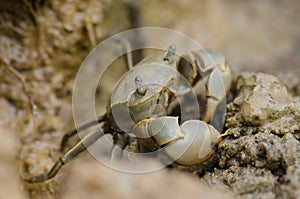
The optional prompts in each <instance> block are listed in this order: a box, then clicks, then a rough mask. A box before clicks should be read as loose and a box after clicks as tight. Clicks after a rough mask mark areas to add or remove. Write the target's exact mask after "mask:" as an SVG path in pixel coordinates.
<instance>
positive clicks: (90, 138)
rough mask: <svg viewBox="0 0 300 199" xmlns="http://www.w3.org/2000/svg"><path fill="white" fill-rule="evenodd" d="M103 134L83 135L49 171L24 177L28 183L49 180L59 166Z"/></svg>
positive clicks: (96, 132) (97, 132)
mask: <svg viewBox="0 0 300 199" xmlns="http://www.w3.org/2000/svg"><path fill="white" fill-rule="evenodd" d="M103 135H104V134H103V133H102V132H99V131H95V132H93V133H91V134H89V135H87V136H85V137H84V138H83V139H82V140H81V141H80V142H78V143H77V144H76V145H75V146H74V147H73V148H72V149H70V150H69V151H68V152H67V153H66V154H64V155H63V156H61V157H60V158H59V160H58V161H57V162H56V163H55V164H54V165H53V167H52V168H51V170H50V171H49V172H46V173H43V174H40V175H38V176H34V177H31V178H29V179H25V181H26V182H28V183H38V182H43V181H46V180H49V179H51V178H53V177H54V176H55V175H56V174H57V172H58V171H59V170H60V169H61V167H62V166H63V165H64V164H66V163H67V162H69V161H70V160H72V159H73V158H74V157H76V156H77V155H79V154H80V153H81V152H83V151H84V150H86V148H87V147H89V146H90V145H92V144H93V143H94V142H96V141H97V140H98V139H99V138H100V137H102V136H103Z"/></svg>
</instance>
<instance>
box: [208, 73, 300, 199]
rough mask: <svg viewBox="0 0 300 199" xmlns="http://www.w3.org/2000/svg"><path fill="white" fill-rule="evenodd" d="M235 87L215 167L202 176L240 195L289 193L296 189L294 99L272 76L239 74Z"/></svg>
mask: <svg viewBox="0 0 300 199" xmlns="http://www.w3.org/2000/svg"><path fill="white" fill-rule="evenodd" d="M236 89H237V96H236V98H235V99H234V100H233V101H232V102H231V103H230V104H229V105H228V115H227V116H228V117H227V120H226V126H227V127H228V129H227V130H226V132H225V133H224V139H223V140H222V141H221V143H220V144H219V146H218V148H217V152H216V156H215V158H216V162H217V165H218V167H219V168H220V170H217V169H215V171H214V172H213V173H207V174H206V175H205V178H206V179H207V180H208V182H209V183H212V182H214V181H216V180H215V179H218V180H219V181H221V182H223V183H224V184H225V185H227V186H229V187H230V189H232V190H233V191H234V192H235V193H236V194H237V195H239V196H240V197H242V198H277V197H279V196H283V197H290V196H295V194H296V193H297V191H299V190H300V186H299V174H298V173H299V171H298V170H299V169H298V167H299V166H300V165H299V160H300V143H299V122H300V117H299V115H300V114H299V110H300V109H299V108H300V101H299V98H297V97H293V96H291V94H289V93H288V91H287V88H286V87H285V86H284V85H283V84H282V83H281V82H280V81H279V80H278V78H277V77H275V76H273V75H268V74H263V73H243V74H241V75H240V76H239V77H238V78H237V84H236ZM282 184H283V186H281V185H282ZM292 190H294V191H292ZM295 191H296V192H295ZM292 198H293V197H292Z"/></svg>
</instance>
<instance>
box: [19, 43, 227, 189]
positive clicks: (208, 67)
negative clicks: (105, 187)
mask: <svg viewBox="0 0 300 199" xmlns="http://www.w3.org/2000/svg"><path fill="white" fill-rule="evenodd" d="M130 59H131V55H130V54H129V55H127V60H128V65H129V72H128V73H126V75H124V76H123V77H122V78H121V79H120V81H119V82H118V84H117V86H116V87H115V89H114V91H113V93H112V95H111V98H110V101H109V103H108V106H107V112H106V114H104V115H103V116H101V117H99V118H98V119H97V120H94V121H90V122H88V123H85V124H83V125H81V126H79V127H78V128H77V129H74V130H72V131H70V132H68V133H66V134H65V136H64V137H63V139H62V142H61V149H62V151H63V150H64V148H65V146H66V145H67V143H68V140H69V138H71V137H72V136H74V135H76V134H77V133H78V132H81V131H83V130H85V129H87V128H89V127H91V126H94V125H99V126H100V124H102V126H101V129H102V132H103V133H104V134H111V135H112V137H113V147H112V150H111V160H112V161H113V160H115V159H119V158H122V155H123V152H124V150H127V151H129V152H132V153H141V152H149V151H155V150H157V149H159V148H163V151H164V153H165V154H166V155H167V156H168V157H169V158H170V159H171V160H173V161H174V162H175V163H176V164H179V165H184V166H189V165H195V164H199V163H202V162H204V161H206V160H207V159H209V158H210V157H211V156H212V154H213V152H214V148H215V146H216V145H217V144H218V143H219V142H220V141H221V139H222V135H221V134H220V132H219V131H218V130H216V129H215V128H214V127H213V126H212V125H210V124H208V123H209V122H210V121H211V119H212V118H213V116H214V114H215V112H216V110H217V108H218V106H219V104H220V103H221V102H223V101H224V100H225V99H226V94H227V92H229V90H230V87H231V83H232V81H233V75H232V70H231V68H230V67H229V65H228V64H227V61H226V59H225V57H224V56H223V55H222V54H221V53H219V52H217V51H214V50H207V49H206V50H204V49H203V50H198V51H193V52H190V53H188V54H186V55H183V56H178V55H176V47H175V45H171V46H170V47H169V48H168V49H167V50H166V51H163V52H158V53H156V54H153V55H150V56H148V57H146V58H144V59H143V60H142V61H140V62H139V63H138V64H136V65H135V66H134V67H133V66H132V61H131V60H130ZM201 79H203V80H204V81H205V85H206V98H207V100H206V108H205V113H204V114H203V115H202V116H201V118H200V116H199V115H198V114H199V110H198V106H196V107H193V106H189V103H187V108H185V109H182V111H183V112H184V113H183V115H182V116H181V117H180V118H178V117H177V116H172V115H170V111H168V109H171V106H170V105H171V104H172V103H173V102H174V101H176V100H175V99H177V100H178V99H179V100H178V101H179V102H180V101H181V102H184V99H185V97H186V96H190V97H188V99H192V100H194V101H195V100H196V102H197V98H193V95H191V94H192V93H193V89H192V86H194V85H195V84H196V83H197V82H198V81H200V80H201ZM193 111H194V113H193ZM184 115H187V117H184ZM189 115H193V116H192V117H189ZM179 119H180V122H179ZM103 133H100V132H99V131H95V132H91V133H89V134H88V135H87V136H85V137H83V138H82V139H81V140H80V141H79V142H78V143H77V144H76V145H75V146H73V147H72V148H71V149H70V150H68V151H67V152H66V153H65V154H64V155H63V156H61V157H60V158H59V160H58V161H57V162H56V163H55V164H54V165H53V167H52V168H51V170H50V171H48V172H46V173H43V174H40V175H37V176H33V177H30V178H28V179H25V181H27V182H29V183H37V182H43V181H46V180H49V179H51V178H53V177H54V176H55V175H56V174H57V172H58V171H59V170H60V169H61V167H62V166H63V165H64V164H66V163H67V162H69V161H70V160H71V159H73V158H74V157H76V156H77V155H78V154H80V153H81V152H82V151H84V150H86V148H88V147H89V146H90V145H92V144H93V143H94V142H96V141H97V140H98V139H99V138H101V137H102V136H103V135H104V134H103ZM132 153H129V154H132Z"/></svg>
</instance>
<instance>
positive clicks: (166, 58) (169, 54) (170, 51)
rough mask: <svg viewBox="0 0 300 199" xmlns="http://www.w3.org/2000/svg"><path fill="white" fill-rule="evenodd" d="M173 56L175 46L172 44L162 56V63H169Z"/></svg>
mask: <svg viewBox="0 0 300 199" xmlns="http://www.w3.org/2000/svg"><path fill="white" fill-rule="evenodd" d="M175 54H176V46H175V45H174V44H172V45H170V46H169V49H168V50H167V52H166V54H165V56H164V61H165V62H167V63H169V62H170V60H171V59H172V58H173V57H174V55H175Z"/></svg>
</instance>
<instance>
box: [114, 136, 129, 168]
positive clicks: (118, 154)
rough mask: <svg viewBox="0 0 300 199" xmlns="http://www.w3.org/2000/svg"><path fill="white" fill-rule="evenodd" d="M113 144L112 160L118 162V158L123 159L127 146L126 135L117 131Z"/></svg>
mask: <svg viewBox="0 0 300 199" xmlns="http://www.w3.org/2000/svg"><path fill="white" fill-rule="evenodd" d="M113 140H114V143H113V146H112V149H111V155H110V161H111V163H116V161H117V160H120V159H122V156H123V150H124V149H125V147H126V146H127V142H126V139H125V136H124V135H123V134H118V133H115V134H113Z"/></svg>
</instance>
